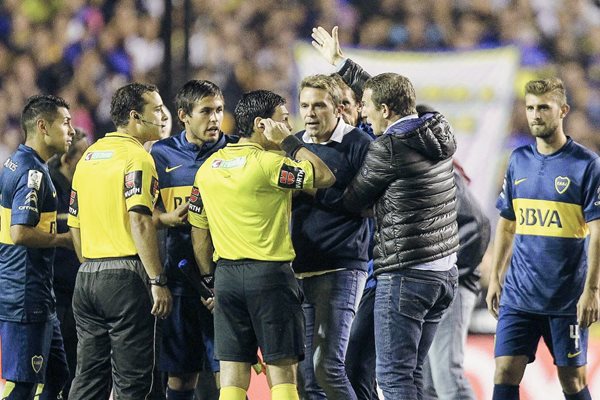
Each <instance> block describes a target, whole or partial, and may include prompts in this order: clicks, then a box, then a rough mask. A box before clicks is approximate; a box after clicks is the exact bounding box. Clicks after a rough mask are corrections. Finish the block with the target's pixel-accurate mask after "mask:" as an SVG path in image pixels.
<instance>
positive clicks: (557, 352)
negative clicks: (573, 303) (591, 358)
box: [494, 306, 588, 367]
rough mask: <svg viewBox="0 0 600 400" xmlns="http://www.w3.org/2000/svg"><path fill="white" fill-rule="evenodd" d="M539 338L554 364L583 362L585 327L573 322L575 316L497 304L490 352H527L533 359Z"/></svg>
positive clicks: (565, 365)
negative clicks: (554, 314)
mask: <svg viewBox="0 0 600 400" xmlns="http://www.w3.org/2000/svg"><path fill="white" fill-rule="evenodd" d="M540 338H543V339H544V342H545V343H546V346H548V349H549V350H550V354H552V357H554V364H555V365H557V366H559V367H580V366H582V365H585V364H587V347H588V330H587V329H583V328H580V327H579V325H577V316H575V315H568V316H551V315H540V314H532V313H527V312H523V311H518V310H515V309H512V308H510V307H506V306H502V307H500V315H499V317H498V325H497V327H496V341H495V348H494V356H495V357H502V356H527V357H528V358H529V362H530V363H531V362H533V361H534V360H535V353H536V351H537V346H538V343H539V341H540Z"/></svg>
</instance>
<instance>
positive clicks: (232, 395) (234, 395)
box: [219, 386, 246, 400]
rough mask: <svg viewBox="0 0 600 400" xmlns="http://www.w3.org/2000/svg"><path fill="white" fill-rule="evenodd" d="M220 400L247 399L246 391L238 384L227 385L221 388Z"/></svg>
mask: <svg viewBox="0 0 600 400" xmlns="http://www.w3.org/2000/svg"><path fill="white" fill-rule="evenodd" d="M219 400H246V391H245V390H244V389H242V388H239V387H237V386H225V387H222V388H221V393H220V394H219Z"/></svg>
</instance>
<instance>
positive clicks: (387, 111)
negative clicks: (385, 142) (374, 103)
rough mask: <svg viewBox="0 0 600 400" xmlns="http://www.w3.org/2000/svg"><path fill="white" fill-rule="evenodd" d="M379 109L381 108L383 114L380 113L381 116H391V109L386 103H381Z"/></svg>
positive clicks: (386, 117)
mask: <svg viewBox="0 0 600 400" xmlns="http://www.w3.org/2000/svg"><path fill="white" fill-rule="evenodd" d="M381 109H382V112H383V114H382V115H383V118H385V119H388V118H389V117H390V116H391V110H390V108H389V107H388V105H387V104H385V103H382V104H381Z"/></svg>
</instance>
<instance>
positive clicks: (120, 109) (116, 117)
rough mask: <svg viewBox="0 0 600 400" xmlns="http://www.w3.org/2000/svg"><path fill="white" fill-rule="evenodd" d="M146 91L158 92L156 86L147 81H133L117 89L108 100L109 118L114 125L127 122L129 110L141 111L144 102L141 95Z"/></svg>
mask: <svg viewBox="0 0 600 400" xmlns="http://www.w3.org/2000/svg"><path fill="white" fill-rule="evenodd" d="M148 92H157V93H158V88H157V87H156V86H155V85H152V84H149V83H137V82H134V83H130V84H128V85H125V86H122V87H120V88H119V89H117V91H116V92H115V94H114V95H113V97H112V100H111V102H110V118H111V119H112V122H113V123H114V124H115V126H116V127H119V126H125V125H127V124H128V123H129V112H130V111H131V110H134V111H137V112H139V113H141V112H142V111H143V108H144V105H145V104H146V102H145V101H144V99H143V98H142V96H143V95H144V93H148Z"/></svg>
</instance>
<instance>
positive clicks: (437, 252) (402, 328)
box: [312, 27, 458, 400]
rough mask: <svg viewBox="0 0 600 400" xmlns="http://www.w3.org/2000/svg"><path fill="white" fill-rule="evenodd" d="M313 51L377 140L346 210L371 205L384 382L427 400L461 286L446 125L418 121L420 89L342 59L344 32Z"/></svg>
mask: <svg viewBox="0 0 600 400" xmlns="http://www.w3.org/2000/svg"><path fill="white" fill-rule="evenodd" d="M312 37H313V39H314V41H313V46H314V47H315V48H316V49H317V50H318V51H319V52H320V53H321V54H322V55H323V56H324V57H325V58H326V59H327V60H328V61H329V62H330V63H331V64H333V65H338V67H339V69H338V73H339V74H340V75H341V77H342V78H343V79H344V81H345V82H346V83H347V84H348V85H349V86H350V87H351V88H352V89H353V90H355V91H357V92H359V93H360V92H362V93H363V95H362V100H363V113H364V114H365V115H366V116H367V120H368V122H370V123H371V125H372V127H373V132H374V133H375V135H377V136H379V137H378V138H377V139H376V140H375V141H374V142H373V143H372V144H371V146H370V147H369V151H368V152H367V156H366V158H365V162H364V164H363V166H362V168H361V171H360V173H359V174H358V175H357V176H356V177H355V178H354V180H353V181H352V182H351V183H350V185H348V187H347V189H346V192H345V194H344V206H345V207H346V208H347V209H349V210H350V211H356V212H359V211H362V210H365V209H368V208H371V207H372V208H373V211H374V215H375V221H376V231H375V249H374V258H375V261H374V270H375V276H376V278H377V291H376V294H375V331H376V332H378V334H377V335H376V337H375V343H376V353H377V367H376V371H377V381H378V383H379V386H380V388H381V389H382V391H383V394H384V397H385V398H386V399H389V400H391V399H394V400H397V399H410V400H412V399H422V397H423V373H422V366H423V362H424V360H425V357H426V356H427V352H428V350H429V347H430V345H431V342H432V340H433V337H434V335H435V331H436V329H437V325H438V323H439V321H440V319H441V317H442V315H443V313H444V311H445V310H446V309H447V308H448V306H449V305H450V304H451V302H452V299H453V298H454V294H455V292H456V290H457V279H458V272H457V269H456V265H455V264H456V252H457V250H458V227H457V223H456V187H455V183H454V176H453V167H452V155H453V154H454V152H455V150H456V141H455V139H454V135H453V133H452V129H451V127H450V125H449V123H448V121H447V120H446V119H445V118H444V116H443V115H441V114H439V113H436V112H432V113H424V114H422V115H418V114H417V111H416V108H415V107H416V98H415V91H414V88H413V86H412V84H411V82H410V81H409V80H408V79H407V78H406V77H404V76H401V75H398V74H394V73H385V74H380V75H377V76H375V77H370V76H369V74H367V73H366V72H365V71H364V70H363V69H362V68H361V67H360V66H359V65H357V64H356V63H354V62H352V61H351V60H349V59H346V58H344V56H343V55H342V52H341V50H340V47H339V41H338V38H337V27H336V28H334V29H333V31H332V34H331V35H330V34H329V33H328V32H327V31H325V30H324V29H323V28H320V27H319V28H317V29H313V34H312Z"/></svg>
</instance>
